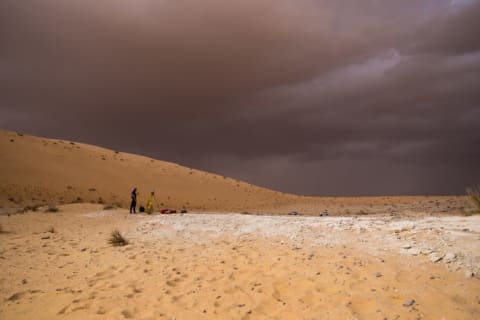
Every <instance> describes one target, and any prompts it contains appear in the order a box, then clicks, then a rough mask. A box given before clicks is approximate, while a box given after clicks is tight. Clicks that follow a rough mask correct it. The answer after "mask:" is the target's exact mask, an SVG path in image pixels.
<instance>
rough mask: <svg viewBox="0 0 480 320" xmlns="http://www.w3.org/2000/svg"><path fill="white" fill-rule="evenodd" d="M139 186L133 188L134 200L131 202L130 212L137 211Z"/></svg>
mask: <svg viewBox="0 0 480 320" xmlns="http://www.w3.org/2000/svg"><path fill="white" fill-rule="evenodd" d="M137 195H138V193H137V188H136V187H135V188H133V190H132V202H131V203H130V213H137V212H136V209H137Z"/></svg>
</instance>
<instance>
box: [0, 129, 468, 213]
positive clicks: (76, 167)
mask: <svg viewBox="0 0 480 320" xmlns="http://www.w3.org/2000/svg"><path fill="white" fill-rule="evenodd" d="M0 163H1V170H2V173H1V175H0V206H2V207H4V208H11V207H24V206H26V205H39V204H65V203H72V202H95V203H97V202H101V203H106V204H112V203H117V204H120V205H122V206H123V207H125V206H127V205H128V201H129V192H130V190H131V189H132V188H133V187H134V186H137V187H139V189H140V197H139V202H140V204H143V205H145V202H146V199H147V196H148V193H149V192H150V190H155V191H156V194H157V200H158V206H157V209H159V208H160V207H167V208H176V209H181V208H183V207H185V208H187V209H189V210H195V211H224V212H242V211H247V212H256V213H283V214H285V213H288V212H291V211H298V212H299V213H304V214H315V215H316V214H318V213H319V212H321V211H323V210H324V209H328V210H329V211H330V213H331V214H342V215H348V214H354V215H355V214H384V213H389V214H400V213H401V214H409V213H411V214H431V213H435V214H439V213H448V214H450V213H463V212H465V211H467V212H468V211H471V210H472V208H471V204H470V203H469V201H468V199H467V198H466V197H364V198H342V197H317V198H315V197H304V196H297V195H291V194H285V193H281V192H276V191H272V190H269V189H266V188H261V187H258V186H254V185H251V184H248V183H246V182H242V181H238V180H235V179H231V178H228V177H223V176H219V175H215V174H211V173H207V172H203V171H199V170H195V169H191V168H186V167H183V166H180V165H177V164H175V163H169V162H164V161H160V160H155V159H151V158H147V157H143V156H138V155H133V154H128V153H123V152H118V151H114V150H108V149H104V148H99V147H95V146H91V145H86V144H82V143H77V142H71V141H64V140H57V139H46V138H39V137H33V136H27V135H22V134H18V133H15V132H10V131H0Z"/></svg>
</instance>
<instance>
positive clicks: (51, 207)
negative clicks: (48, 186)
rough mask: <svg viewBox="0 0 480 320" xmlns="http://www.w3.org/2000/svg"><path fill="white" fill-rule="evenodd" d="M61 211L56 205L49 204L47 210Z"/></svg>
mask: <svg viewBox="0 0 480 320" xmlns="http://www.w3.org/2000/svg"><path fill="white" fill-rule="evenodd" d="M58 211H60V210H59V209H58V208H57V207H55V206H49V207H48V208H47V210H45V212H58Z"/></svg>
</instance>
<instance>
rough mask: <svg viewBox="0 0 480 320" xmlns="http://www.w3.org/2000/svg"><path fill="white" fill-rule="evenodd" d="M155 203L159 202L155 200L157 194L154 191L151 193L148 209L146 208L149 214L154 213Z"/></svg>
mask: <svg viewBox="0 0 480 320" xmlns="http://www.w3.org/2000/svg"><path fill="white" fill-rule="evenodd" d="M154 203H157V200H156V199H155V192H154V191H152V192H150V197H148V201H147V207H146V208H145V209H146V210H145V211H146V212H147V213H148V214H152V213H153V204H154Z"/></svg>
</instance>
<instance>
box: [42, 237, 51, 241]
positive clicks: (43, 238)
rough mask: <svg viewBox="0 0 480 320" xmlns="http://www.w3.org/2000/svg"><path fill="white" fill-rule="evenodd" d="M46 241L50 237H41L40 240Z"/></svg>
mask: <svg viewBox="0 0 480 320" xmlns="http://www.w3.org/2000/svg"><path fill="white" fill-rule="evenodd" d="M47 239H50V236H43V237H42V240H47Z"/></svg>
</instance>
